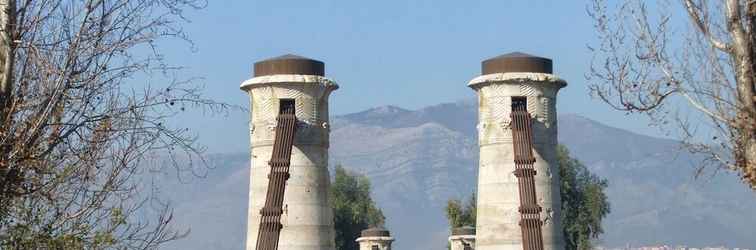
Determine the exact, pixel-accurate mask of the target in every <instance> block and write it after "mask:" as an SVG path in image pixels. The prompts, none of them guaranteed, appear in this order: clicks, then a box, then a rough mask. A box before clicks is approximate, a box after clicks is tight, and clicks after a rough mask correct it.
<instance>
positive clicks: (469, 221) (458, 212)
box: [446, 193, 477, 229]
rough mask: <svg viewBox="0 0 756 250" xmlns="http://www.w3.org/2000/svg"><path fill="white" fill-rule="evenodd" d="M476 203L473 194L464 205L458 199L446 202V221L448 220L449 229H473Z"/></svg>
mask: <svg viewBox="0 0 756 250" xmlns="http://www.w3.org/2000/svg"><path fill="white" fill-rule="evenodd" d="M476 202H477V201H476V199H475V193H473V194H472V196H471V197H470V199H469V200H467V202H466V203H465V204H462V201H461V200H458V199H450V200H449V201H448V202H446V219H447V220H449V229H454V228H457V227H463V226H472V227H474V226H475V213H476V209H475V208H476V204H475V203H476Z"/></svg>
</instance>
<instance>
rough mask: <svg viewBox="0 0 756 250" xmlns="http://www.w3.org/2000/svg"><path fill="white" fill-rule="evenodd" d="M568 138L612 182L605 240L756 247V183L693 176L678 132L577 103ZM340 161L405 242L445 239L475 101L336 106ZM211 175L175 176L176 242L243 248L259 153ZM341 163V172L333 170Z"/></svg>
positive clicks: (471, 185)
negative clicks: (365, 180) (645, 127)
mask: <svg viewBox="0 0 756 250" xmlns="http://www.w3.org/2000/svg"><path fill="white" fill-rule="evenodd" d="M558 119H559V121H558V122H559V123H558V127H559V138H558V139H559V142H560V143H561V144H564V145H566V146H567V148H568V149H569V150H570V152H571V155H572V156H573V157H575V158H577V159H579V160H580V161H582V162H583V163H584V164H585V165H586V166H587V167H588V169H589V170H590V171H591V172H593V173H595V174H597V175H599V176H600V177H602V178H606V179H607V180H608V181H609V187H608V189H607V195H608V197H609V200H610V203H611V209H612V211H611V213H610V214H609V215H608V217H607V218H606V219H605V221H604V229H605V233H604V234H603V235H602V236H601V238H600V240H599V242H598V243H599V244H600V245H602V246H606V247H625V246H643V245H661V244H666V245H687V246H727V247H741V248H744V247H747V248H754V247H756V237H754V236H756V229H754V227H753V225H756V194H755V193H754V192H752V191H751V190H749V189H748V188H747V187H745V186H744V185H743V184H741V183H740V181H739V180H738V178H737V176H735V175H734V174H733V173H729V172H726V171H719V172H717V173H716V174H714V173H713V171H709V172H705V173H707V174H705V175H703V176H701V177H698V178H696V177H694V173H695V170H696V166H697V165H696V163H697V158H696V156H694V155H690V154H689V153H686V152H685V151H684V150H681V148H680V145H679V143H678V142H676V141H673V140H668V139H661V138H654V137H649V136H645V135H640V134H636V133H632V132H629V131H626V130H622V129H618V128H613V127H609V126H606V125H604V124H601V123H599V122H596V121H594V120H591V119H589V118H586V117H582V116H580V115H575V114H565V115H560V116H559V117H558ZM331 123H332V129H331V148H330V150H329V151H330V163H331V168H333V166H335V165H337V164H341V165H342V166H344V167H345V168H346V169H348V170H350V171H353V172H355V173H360V174H364V175H366V176H368V177H369V179H370V180H371V183H372V196H373V198H374V200H376V202H377V204H378V206H379V207H380V208H381V209H382V210H383V212H384V214H385V215H386V217H387V225H386V226H387V228H388V229H389V230H390V231H391V234H392V235H393V236H394V237H395V238H396V241H395V243H394V248H395V249H445V246H446V238H447V237H448V234H449V230H448V225H447V222H446V218H445V216H444V213H443V207H444V205H445V204H446V201H447V200H448V199H450V198H459V199H463V198H467V197H469V196H470V195H471V194H472V193H473V192H475V186H476V180H477V166H478V164H477V161H478V145H477V132H476V129H475V126H476V123H477V106H476V102H475V101H470V100H466V101H460V102H456V103H445V104H439V105H433V106H429V107H426V108H422V109H418V110H407V109H402V108H399V107H394V106H383V107H377V108H373V109H369V110H365V111H363V112H358V113H352V114H346V115H340V116H335V117H332V121H331ZM209 158H210V162H211V165H212V166H214V168H213V169H211V170H210V171H208V174H207V177H206V178H202V179H194V180H191V181H186V182H178V181H167V182H166V183H165V184H164V189H163V190H164V191H163V192H164V193H167V194H170V197H171V200H172V202H173V203H172V204H173V205H174V207H175V216H176V222H177V226H178V227H180V228H188V229H190V230H191V233H190V234H189V236H188V237H187V238H185V239H182V240H180V241H176V242H173V243H170V244H168V245H167V246H166V248H167V249H242V248H243V247H244V243H245V237H246V215H247V201H248V192H247V190H248V185H249V167H248V166H249V154H248V153H246V152H243V153H231V152H229V153H227V154H218V155H212V156H210V157H209ZM331 172H332V171H331Z"/></svg>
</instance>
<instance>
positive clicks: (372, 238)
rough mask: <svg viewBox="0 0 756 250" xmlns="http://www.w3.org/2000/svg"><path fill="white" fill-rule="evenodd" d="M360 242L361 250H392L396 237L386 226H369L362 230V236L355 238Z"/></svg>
mask: <svg viewBox="0 0 756 250" xmlns="http://www.w3.org/2000/svg"><path fill="white" fill-rule="evenodd" d="M355 241H357V242H359V244H360V250H391V243H392V242H394V237H391V233H390V232H389V231H388V230H386V229H384V228H378V227H374V228H369V229H365V230H362V232H361V233H360V237H359V238H357V240H355Z"/></svg>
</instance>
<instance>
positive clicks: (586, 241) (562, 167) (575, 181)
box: [557, 145, 611, 250]
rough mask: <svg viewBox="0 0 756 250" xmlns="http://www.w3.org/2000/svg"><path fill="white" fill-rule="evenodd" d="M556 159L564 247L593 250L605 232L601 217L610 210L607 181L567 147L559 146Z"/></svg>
mask: <svg viewBox="0 0 756 250" xmlns="http://www.w3.org/2000/svg"><path fill="white" fill-rule="evenodd" d="M557 158H558V161H559V176H560V177H561V178H562V182H561V183H560V184H561V186H560V196H561V198H562V224H563V226H564V231H563V232H564V239H565V249H580V250H583V249H591V248H592V246H593V240H595V239H596V238H598V236H599V235H600V234H601V233H603V232H604V229H603V228H602V227H601V221H602V219H603V218H604V217H606V215H607V214H609V212H610V211H611V210H610V206H609V201H608V200H607V196H606V194H605V193H604V190H605V189H606V187H607V186H608V183H607V181H606V179H602V178H600V177H598V176H596V175H595V174H592V173H591V172H589V171H588V168H586V167H585V165H583V164H582V163H581V162H580V161H578V160H577V159H575V158H572V157H571V156H570V152H569V151H568V150H567V148H566V147H565V146H562V145H559V146H558V147H557Z"/></svg>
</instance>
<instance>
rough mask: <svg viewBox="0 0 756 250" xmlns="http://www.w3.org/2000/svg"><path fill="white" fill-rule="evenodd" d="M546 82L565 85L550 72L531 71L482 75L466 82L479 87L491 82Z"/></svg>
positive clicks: (565, 84) (472, 86)
mask: <svg viewBox="0 0 756 250" xmlns="http://www.w3.org/2000/svg"><path fill="white" fill-rule="evenodd" d="M529 82H546V83H554V84H557V86H558V87H559V88H563V87H565V86H567V82H566V81H564V80H563V79H562V78H559V77H557V76H555V75H552V74H547V73H532V72H509V73H495V74H488V75H482V76H478V77H475V78H473V79H472V80H470V82H468V83H467V86H468V87H470V88H480V87H483V86H485V85H488V84H492V83H516V84H520V83H529Z"/></svg>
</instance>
